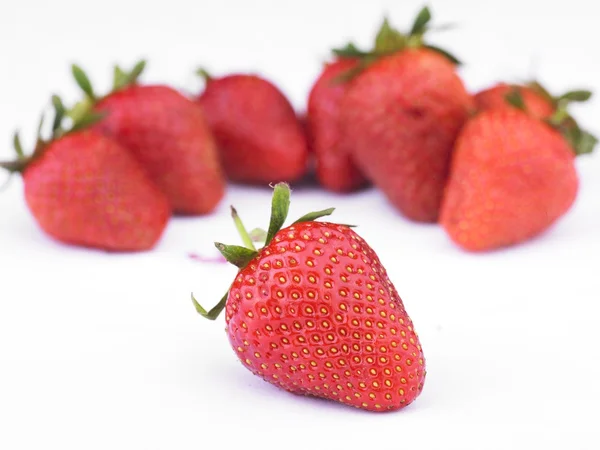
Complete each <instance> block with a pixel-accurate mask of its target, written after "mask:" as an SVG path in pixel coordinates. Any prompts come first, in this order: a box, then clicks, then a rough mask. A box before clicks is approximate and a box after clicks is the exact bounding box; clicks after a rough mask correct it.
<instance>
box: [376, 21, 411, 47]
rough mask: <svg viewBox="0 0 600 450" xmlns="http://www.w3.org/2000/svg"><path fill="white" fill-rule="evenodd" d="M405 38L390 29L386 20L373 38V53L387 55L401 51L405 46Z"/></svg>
mask: <svg viewBox="0 0 600 450" xmlns="http://www.w3.org/2000/svg"><path fill="white" fill-rule="evenodd" d="M406 40H407V39H406V36H405V35H403V34H402V33H400V32H399V31H398V30H396V29H394V28H392V27H391V26H390V23H389V21H388V19H387V17H386V18H384V19H383V23H382V24H381V28H380V29H379V32H378V33H377V36H376V37H375V53H377V54H389V53H394V52H397V51H399V50H402V49H403V48H404V47H405V46H406Z"/></svg>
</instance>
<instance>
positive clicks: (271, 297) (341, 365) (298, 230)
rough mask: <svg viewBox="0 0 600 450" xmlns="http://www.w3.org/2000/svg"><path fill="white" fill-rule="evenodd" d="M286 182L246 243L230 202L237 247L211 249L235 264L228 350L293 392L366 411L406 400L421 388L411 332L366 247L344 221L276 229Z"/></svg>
mask: <svg viewBox="0 0 600 450" xmlns="http://www.w3.org/2000/svg"><path fill="white" fill-rule="evenodd" d="M288 207H289V188H288V186H287V185H286V184H284V183H280V184H278V185H276V186H275V190H274V193H273V203H272V215H271V223H270V226H269V230H268V232H266V233H264V242H265V243H264V246H263V247H262V248H261V249H259V250H256V249H255V247H254V244H253V242H252V240H251V239H250V237H249V235H248V234H247V233H246V232H245V230H244V228H243V225H242V224H241V221H240V219H239V217H238V216H237V213H236V212H235V210H233V211H232V212H233V215H234V219H235V221H236V225H237V227H238V230H240V232H241V234H242V237H243V240H244V243H245V245H246V246H245V247H240V246H231V245H223V244H220V243H217V244H216V246H217V248H218V249H219V250H220V251H221V252H222V254H223V255H224V256H225V257H226V258H227V260H228V261H230V262H231V263H233V264H235V265H236V266H237V267H239V272H238V274H237V276H236V278H235V280H234V281H233V283H232V285H231V287H230V289H229V292H228V293H227V294H226V295H225V297H223V299H222V300H221V302H219V304H218V305H217V306H215V307H214V308H213V309H211V310H210V311H208V312H207V311H206V310H205V309H204V308H202V306H200V305H199V304H198V303H197V302H196V300H195V299H193V297H192V299H193V301H194V304H195V305H196V309H197V311H198V312H199V313H200V314H202V315H203V316H204V317H207V318H209V319H215V318H216V317H217V316H218V315H219V313H220V312H221V311H222V310H223V309H225V311H226V314H225V320H226V324H227V333H228V336H229V340H230V343H231V345H232V348H233V349H234V351H235V352H236V354H237V356H238V358H239V359H240V361H241V362H242V363H243V364H244V366H245V367H246V368H247V369H249V370H250V371H251V372H252V373H254V374H255V375H258V376H260V377H262V378H263V379H265V380H266V381H268V382H269V383H272V384H274V385H275V386H277V387H280V388H282V389H285V390H287V391H289V392H292V393H295V394H303V395H311V396H317V397H323V398H326V399H330V400H334V401H338V402H341V403H344V404H347V405H351V406H354V407H357V408H361V409H366V410H369V411H390V410H397V409H401V408H404V407H406V406H408V405H409V404H411V403H412V402H413V401H414V400H415V399H416V398H417V396H418V395H419V394H420V393H421V391H422V389H423V384H424V381H425V360H424V356H423V351H422V348H421V345H420V343H419V338H418V336H417V334H416V332H415V330H414V328H413V324H412V321H411V319H410V317H409V316H408V314H407V313H406V310H405V308H404V305H403V302H402V300H401V298H400V296H399V295H398V293H397V291H396V288H395V287H394V285H393V284H392V282H391V281H390V279H389V278H388V275H387V273H386V270H385V268H384V267H383V266H382V265H381V262H380V260H379V258H378V256H377V254H376V253H375V251H374V250H373V249H372V248H371V247H370V246H369V245H368V244H367V243H366V242H365V241H364V240H363V239H362V238H361V237H360V236H359V235H358V234H356V233H355V232H354V231H353V230H352V229H351V228H350V227H348V226H346V225H339V224H335V223H330V222H319V221H317V219H319V218H320V217H323V216H326V215H329V214H331V213H332V211H333V209H328V210H324V211H319V212H316V213H310V214H307V215H305V216H303V217H301V218H300V219H298V220H297V221H296V222H294V223H293V224H292V225H290V226H287V227H285V228H282V226H283V224H284V222H285V220H286V217H287V213H288Z"/></svg>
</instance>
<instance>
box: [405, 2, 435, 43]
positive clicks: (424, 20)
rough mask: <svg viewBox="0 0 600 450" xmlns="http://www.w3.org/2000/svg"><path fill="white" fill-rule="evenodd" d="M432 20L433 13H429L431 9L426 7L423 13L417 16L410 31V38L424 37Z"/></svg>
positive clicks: (420, 12) (422, 10)
mask: <svg viewBox="0 0 600 450" xmlns="http://www.w3.org/2000/svg"><path fill="white" fill-rule="evenodd" d="M430 20H431V11H429V8H428V7H427V6H425V7H424V8H423V9H421V11H419V14H417V17H416V18H415V21H414V23H413V26H412V28H411V29H410V36H416V35H422V34H423V33H425V31H426V30H427V24H428V23H429V21H430Z"/></svg>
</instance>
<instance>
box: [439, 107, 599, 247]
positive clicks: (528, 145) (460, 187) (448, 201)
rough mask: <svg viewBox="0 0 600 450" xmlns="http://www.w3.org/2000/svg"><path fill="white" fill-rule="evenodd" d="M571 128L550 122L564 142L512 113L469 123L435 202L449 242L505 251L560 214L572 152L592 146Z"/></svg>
mask: <svg viewBox="0 0 600 450" xmlns="http://www.w3.org/2000/svg"><path fill="white" fill-rule="evenodd" d="M560 120H562V121H564V119H560ZM573 123H574V122H573V121H572V120H569V123H568V125H569V126H568V127H567V128H566V129H562V128H561V124H560V123H554V125H556V126H557V127H558V128H559V129H561V130H562V131H563V132H565V133H566V134H567V137H568V139H565V138H564V137H563V136H562V135H561V134H560V132H559V131H558V130H556V129H554V128H552V127H551V126H550V124H548V123H545V122H542V121H540V120H537V119H535V118H533V117H530V116H529V115H528V114H526V113H524V112H522V111H519V110H517V109H504V108H502V109H497V110H494V109H492V110H489V111H484V112H482V113H480V114H479V115H477V116H476V117H474V118H473V119H471V120H470V121H469V122H468V123H467V125H466V126H465V127H464V129H463V131H462V132H461V134H460V136H459V138H458V140H457V143H456V149H455V152H454V157H453V162H452V169H451V174H450V178H449V180H448V185H447V187H446V194H445V199H444V202H443V205H442V212H441V219H440V222H441V224H442V226H443V227H444V229H445V230H446V232H447V233H448V234H449V235H450V237H451V239H452V240H453V241H455V242H456V243H457V244H458V245H460V246H461V247H463V248H464V249H466V250H471V251H484V250H491V249H496V248H500V247H506V246H510V245H514V244H517V243H520V242H523V241H525V240H528V239H530V238H532V237H534V236H536V235H539V234H540V233H542V232H543V231H544V230H546V229H547V228H549V227H550V226H551V225H552V224H553V223H555V222H556V221H557V220H558V219H559V218H560V217H561V216H563V215H564V214H565V213H566V212H567V211H568V210H569V208H570V207H571V205H572V204H573V201H574V200H575V197H576V195H577V191H578V184H579V183H578V177H577V172H576V169H575V166H574V161H573V160H574V157H575V153H574V152H579V153H585V152H589V151H591V150H592V148H593V147H594V145H595V143H596V140H595V138H594V137H593V136H591V135H590V134H588V133H586V132H584V131H582V130H581V129H579V128H578V127H576V126H573ZM570 144H571V145H570Z"/></svg>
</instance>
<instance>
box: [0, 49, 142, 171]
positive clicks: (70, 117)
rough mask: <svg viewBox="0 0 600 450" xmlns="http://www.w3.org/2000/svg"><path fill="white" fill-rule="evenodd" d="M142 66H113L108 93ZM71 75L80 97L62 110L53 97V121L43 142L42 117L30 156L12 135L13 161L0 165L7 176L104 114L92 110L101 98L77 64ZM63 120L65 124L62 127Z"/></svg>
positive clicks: (132, 77)
mask: <svg viewBox="0 0 600 450" xmlns="http://www.w3.org/2000/svg"><path fill="white" fill-rule="evenodd" d="M145 66H146V62H145V61H143V60H142V61H139V62H138V63H136V64H135V65H134V66H133V68H132V69H131V70H129V71H125V70H123V69H122V68H121V67H119V66H118V65H116V66H115V67H114V77H113V87H112V90H111V91H110V92H109V94H112V93H114V92H116V91H118V90H121V89H124V88H126V87H127V86H130V85H133V84H135V83H137V81H138V79H139V77H140V75H141V74H142V72H143V71H144V68H145ZM71 73H72V74H73V78H74V79H75V82H76V83H77V85H78V86H79V88H80V89H81V91H82V92H83V94H84V98H83V99H82V100H81V101H80V102H78V103H76V104H75V105H74V106H73V107H72V108H66V107H65V105H64V103H63V102H62V100H61V99H60V97H59V96H57V95H53V96H52V99H51V103H52V107H53V109H54V119H53V121H52V129H51V132H50V135H49V137H48V138H46V139H44V138H43V137H42V127H43V125H44V116H43V115H42V118H41V120H40V123H39V126H38V132H37V139H36V143H35V146H34V149H33V151H32V152H31V154H30V155H26V154H25V152H24V151H23V146H22V145H21V140H20V138H19V134H18V132H16V133H15V135H14V139H13V147H14V149H15V153H16V155H17V158H16V159H15V160H14V161H6V162H0V167H2V168H3V169H5V170H8V171H9V172H11V173H22V172H23V171H24V170H25V168H26V167H27V166H28V165H29V164H30V163H31V162H32V161H33V160H34V159H36V158H38V157H39V156H40V155H41V154H42V153H43V152H44V150H45V149H46V147H47V146H48V144H50V142H52V141H54V140H55V139H58V138H60V137H62V136H64V135H66V134H68V133H73V132H75V131H80V130H83V129H85V128H88V127H90V126H91V125H93V124H95V123H97V122H99V121H101V120H102V119H103V118H104V117H105V114H106V113H100V112H97V111H94V106H95V104H96V103H97V102H98V101H99V100H100V99H101V98H99V97H98V96H97V94H96V93H95V92H94V88H93V86H92V83H91V81H90V79H89V77H88V76H87V75H86V73H85V71H84V70H83V69H82V68H81V67H79V66H78V65H77V64H73V65H72V66H71ZM109 94H106V95H109ZM65 121H66V122H67V124H66V125H65Z"/></svg>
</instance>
